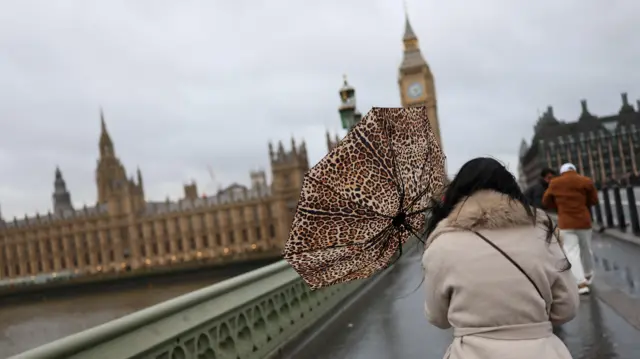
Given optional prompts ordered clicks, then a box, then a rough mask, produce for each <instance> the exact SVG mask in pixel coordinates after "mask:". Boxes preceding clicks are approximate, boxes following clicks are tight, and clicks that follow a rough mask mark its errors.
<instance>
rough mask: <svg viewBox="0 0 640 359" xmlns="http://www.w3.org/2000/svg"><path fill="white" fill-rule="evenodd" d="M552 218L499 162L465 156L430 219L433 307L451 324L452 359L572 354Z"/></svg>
mask: <svg viewBox="0 0 640 359" xmlns="http://www.w3.org/2000/svg"><path fill="white" fill-rule="evenodd" d="M554 233H556V232H555V228H554V225H553V222H552V221H551V220H550V219H549V217H548V216H547V215H546V214H545V213H544V212H542V211H539V210H536V209H534V208H532V207H531V206H529V205H528V203H527V200H526V199H525V196H524V195H523V193H522V192H521V191H520V189H519V187H518V184H517V182H516V180H515V178H514V177H513V175H512V174H511V173H510V172H509V171H508V170H507V169H506V168H505V167H504V166H503V165H502V164H500V163H499V162H498V161H496V160H494V159H491V158H476V159H473V160H471V161H469V162H467V163H466V164H465V165H464V166H462V168H461V169H460V172H459V173H458V175H457V176H456V178H455V179H454V180H453V181H452V182H451V183H450V184H449V186H448V187H447V188H446V190H445V193H444V200H443V201H438V202H436V203H433V204H432V209H431V216H430V218H429V219H428V222H427V236H428V237H427V244H426V251H425V253H424V256H423V258H422V263H423V266H424V268H425V283H426V292H427V298H426V304H425V307H426V308H425V309H426V315H427V318H428V319H429V321H430V322H431V323H432V324H434V325H435V326H437V327H439V328H442V329H447V328H450V327H453V328H454V329H453V334H454V340H453V343H452V344H451V345H450V346H449V349H448V350H447V354H446V355H445V358H448V359H485V358H487V359H489V358H491V359H494V358H495V359H497V358H509V359H542V358H544V359H569V358H571V354H570V353H569V351H568V350H567V348H566V346H565V345H564V344H563V343H562V341H561V340H560V339H559V338H557V337H556V336H555V335H554V334H553V332H552V325H557V324H562V323H565V322H567V321H569V320H571V319H573V317H574V316H575V314H576V310H577V308H578V303H579V296H578V292H577V287H576V285H575V279H574V278H573V275H572V274H571V272H570V271H569V270H568V269H570V267H571V266H570V264H569V263H568V261H567V259H566V256H565V255H564V252H563V251H562V248H561V245H560V243H559V242H558V240H557V238H558V237H556V235H554Z"/></svg>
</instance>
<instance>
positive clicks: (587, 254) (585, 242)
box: [573, 229, 593, 277]
mask: <svg viewBox="0 0 640 359" xmlns="http://www.w3.org/2000/svg"><path fill="white" fill-rule="evenodd" d="M573 231H574V232H575V233H576V234H577V235H578V242H579V244H580V258H581V259H582V268H583V269H584V275H586V276H587V277H589V276H593V250H592V249H591V236H592V235H593V230H591V229H574V230H573Z"/></svg>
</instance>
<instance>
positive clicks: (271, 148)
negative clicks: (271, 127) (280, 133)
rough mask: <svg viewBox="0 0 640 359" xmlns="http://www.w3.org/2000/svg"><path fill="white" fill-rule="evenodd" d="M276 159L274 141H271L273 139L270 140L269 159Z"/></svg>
mask: <svg viewBox="0 0 640 359" xmlns="http://www.w3.org/2000/svg"><path fill="white" fill-rule="evenodd" d="M274 160H275V153H274V152H273V143H271V141H269V161H272V162H273V161H274Z"/></svg>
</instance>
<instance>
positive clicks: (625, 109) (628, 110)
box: [620, 92, 635, 114]
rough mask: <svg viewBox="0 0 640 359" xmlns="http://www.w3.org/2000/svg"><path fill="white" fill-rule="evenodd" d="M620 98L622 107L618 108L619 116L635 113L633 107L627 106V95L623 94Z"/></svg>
mask: <svg viewBox="0 0 640 359" xmlns="http://www.w3.org/2000/svg"><path fill="white" fill-rule="evenodd" d="M621 97H622V107H620V114H623V113H633V112H635V110H634V109H633V106H631V105H630V104H629V98H628V97H627V93H626V92H623V93H622V94H621Z"/></svg>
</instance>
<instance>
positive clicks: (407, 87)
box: [398, 12, 442, 145]
mask: <svg viewBox="0 0 640 359" xmlns="http://www.w3.org/2000/svg"><path fill="white" fill-rule="evenodd" d="M405 16H406V19H405V29H404V36H403V38H402V42H403V43H404V55H403V57H402V63H401V64H400V68H399V69H398V86H399V87H400V100H401V102H402V106H403V107H409V106H425V107H426V108H427V115H428V116H429V121H430V122H431V128H432V129H433V131H434V133H435V134H436V136H437V138H438V141H439V142H440V145H442V139H441V136H440V124H439V122H438V102H437V99H436V86H435V80H434V78H433V74H432V73H431V69H430V68H429V65H428V64H427V62H426V61H425V60H424V57H423V56H422V53H421V52H420V46H419V43H418V37H417V36H416V34H415V33H414V31H413V28H412V27H411V23H410V22H409V16H408V15H407V14H406V12H405Z"/></svg>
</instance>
